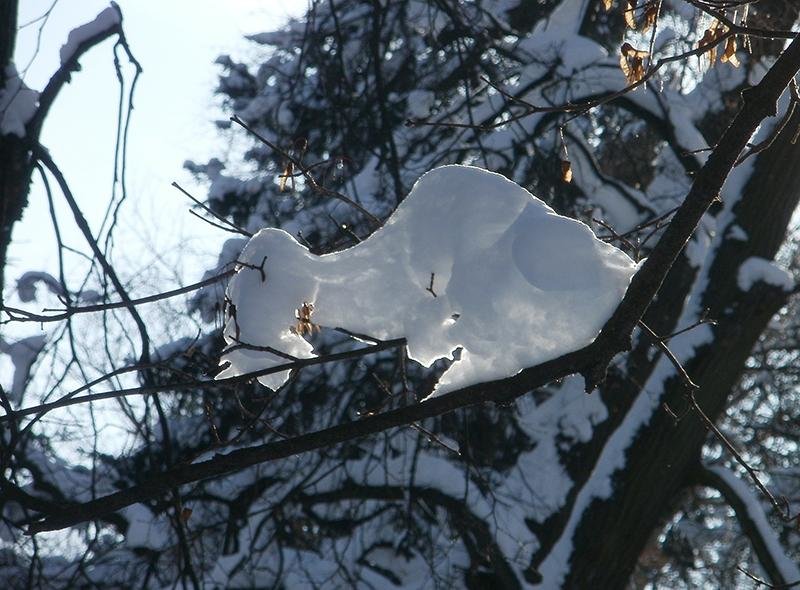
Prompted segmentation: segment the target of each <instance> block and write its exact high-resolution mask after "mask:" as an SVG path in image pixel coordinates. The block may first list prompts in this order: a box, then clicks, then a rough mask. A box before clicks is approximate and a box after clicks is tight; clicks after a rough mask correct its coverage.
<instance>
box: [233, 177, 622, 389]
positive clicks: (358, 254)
mask: <svg viewBox="0 0 800 590" xmlns="http://www.w3.org/2000/svg"><path fill="white" fill-rule="evenodd" d="M240 262H241V266H240V269H239V272H238V273H237V275H236V276H235V277H234V278H233V279H232V281H231V284H230V287H229V289H228V299H229V309H230V310H231V317H230V318H229V320H228V322H227V325H226V328H225V337H226V340H227V342H228V345H229V346H228V350H227V352H226V353H225V354H224V355H223V357H222V362H223V363H226V364H228V367H227V368H226V369H225V370H224V371H222V372H221V373H220V374H219V377H220V378H226V377H233V376H236V375H240V374H242V373H248V372H252V371H256V370H260V369H265V368H268V367H271V366H275V365H278V364H282V363H285V362H286V358H308V357H310V356H313V352H312V346H311V344H310V343H309V342H308V341H307V340H306V339H305V338H304V337H303V336H304V334H305V333H306V332H310V331H312V330H313V329H314V327H315V326H318V325H319V326H325V327H329V328H341V329H344V330H346V331H348V332H350V333H355V334H366V335H369V336H370V337H371V338H373V339H376V340H381V341H383V340H388V339H396V338H406V340H407V342H408V354H409V357H410V358H411V359H413V360H416V361H418V362H420V363H421V364H423V365H425V366H430V365H431V364H432V363H433V362H434V361H436V360H439V359H442V358H452V357H453V354H454V352H455V351H456V350H457V349H459V348H460V349H461V353H460V357H459V359H458V360H456V361H455V362H454V363H453V364H452V365H451V367H450V369H449V370H448V371H447V372H446V373H445V374H444V376H443V377H442V379H441V380H440V382H439V384H438V386H437V389H436V390H435V392H434V395H437V394H442V393H445V392H447V391H451V390H453V389H458V388H462V387H466V386H468V385H472V384H473V383H481V382H485V381H491V380H494V379H500V378H503V377H509V376H511V375H515V374H516V373H519V372H520V371H521V370H522V369H523V368H525V367H527V366H531V365H536V364H540V363H542V362H545V361H548V360H551V359H554V358H556V357H558V356H561V355H563V354H566V353H568V352H571V351H574V350H577V349H579V348H582V347H584V346H586V345H588V344H589V343H590V342H591V341H592V340H594V338H595V337H596V336H597V334H598V333H599V332H600V328H602V327H603V324H604V323H605V321H606V320H607V319H608V317H609V316H610V315H611V313H612V312H613V311H614V309H615V308H616V307H617V305H618V304H619V302H620V300H621V299H622V296H623V295H624V294H625V290H626V288H627V286H628V283H629V282H630V278H631V276H632V275H633V273H634V272H635V270H636V266H635V264H634V263H633V261H632V260H631V259H630V258H628V256H627V255H625V254H624V253H623V252H621V251H620V250H618V249H617V248H615V247H614V246H611V245H610V244H606V243H604V242H601V241H600V240H598V239H597V238H595V237H594V234H593V233H592V232H591V230H590V229H589V228H588V227H587V226H586V225H584V224H583V223H581V222H578V221H575V220H572V219H569V218H567V217H563V216H561V215H558V214H556V213H555V212H554V211H553V210H552V209H550V207H548V206H547V205H545V204H544V203H543V202H542V201H540V200H539V199H537V198H536V197H534V196H533V195H531V194H530V193H529V192H528V191H526V190H525V189H524V188H522V187H520V186H519V185H517V184H516V183H514V182H511V181H510V180H507V179H506V178H505V177H503V176H501V175H499V174H495V173H492V172H487V171H485V170H482V169H480V168H474V167H469V166H443V167H440V168H437V169H435V170H433V171H431V172H429V173H428V174H425V175H424V176H423V177H422V178H420V180H419V181H418V182H417V183H416V184H415V185H414V188H413V189H412V190H411V192H410V194H409V195H408V197H407V198H406V199H405V200H404V201H403V202H402V204H401V205H400V206H399V207H398V208H397V210H396V211H395V212H394V214H393V215H392V216H391V217H390V218H389V220H388V221H387V223H386V225H385V226H384V227H383V228H382V229H380V230H378V231H377V232H375V233H374V234H373V235H372V236H370V238H369V239H367V240H365V241H363V242H361V243H359V244H357V245H356V246H353V247H352V248H349V249H347V250H344V251H341V252H336V253H334V254H327V255H325V256H315V255H313V254H311V253H310V252H309V251H308V249H307V248H305V247H304V246H302V245H301V244H299V243H298V242H297V241H296V240H295V239H294V238H293V237H292V236H291V235H289V234H288V233H286V232H284V231H282V230H278V229H264V230H261V231H260V232H259V233H258V234H257V235H256V236H254V237H253V238H252V240H250V242H249V243H248V245H247V246H246V247H245V249H244V251H243V253H242V255H241V258H240ZM266 350H275V351H281V352H282V353H283V355H278V354H275V353H274V352H266ZM288 377H289V372H288V371H284V372H282V373H279V374H273V375H266V376H263V377H261V378H259V381H260V382H261V383H262V384H263V385H265V386H267V387H269V388H271V389H277V388H278V387H280V386H281V385H283V383H285V382H286V380H287V379H288Z"/></svg>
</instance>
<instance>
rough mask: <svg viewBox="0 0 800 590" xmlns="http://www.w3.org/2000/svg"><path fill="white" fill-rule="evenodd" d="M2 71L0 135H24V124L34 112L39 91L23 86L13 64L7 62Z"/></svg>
mask: <svg viewBox="0 0 800 590" xmlns="http://www.w3.org/2000/svg"><path fill="white" fill-rule="evenodd" d="M4 73H5V85H3V86H2V90H0V136H3V135H10V134H13V135H16V136H17V137H25V125H27V123H28V121H30V120H31V118H32V117H33V115H34V113H35V112H36V104H37V102H38V100H39V93H38V92H36V91H35V90H31V89H30V88H28V87H27V86H25V83H24V82H23V81H22V78H21V77H20V75H19V73H18V72H17V68H16V67H15V66H14V65H13V64H8V65H7V66H6V68H5V72H4Z"/></svg>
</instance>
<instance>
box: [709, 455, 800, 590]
mask: <svg viewBox="0 0 800 590" xmlns="http://www.w3.org/2000/svg"><path fill="white" fill-rule="evenodd" d="M698 483H700V484H701V485H706V486H709V487H711V488H714V489H715V490H717V491H719V492H720V493H721V494H722V496H723V497H724V498H725V501H726V502H727V503H728V505H729V506H730V507H731V508H733V510H734V512H735V513H736V517H737V519H738V521H739V525H740V526H741V527H742V531H743V532H744V533H745V534H746V535H747V537H748V538H749V539H750V542H751V543H752V545H753V550H754V551H755V553H756V555H757V556H758V560H759V562H760V563H761V566H762V567H763V568H764V571H765V572H766V573H767V575H768V576H769V578H770V580H772V583H773V585H774V586H775V587H783V586H787V585H790V584H791V585H794V583H796V582H800V568H798V566H797V564H796V563H795V562H794V560H792V559H790V558H789V557H788V556H787V555H786V552H785V551H784V549H783V547H782V546H781V544H780V541H779V540H778V536H777V535H776V534H775V531H774V530H773V528H772V527H771V526H770V524H769V522H767V517H766V515H765V513H764V509H763V508H762V506H761V504H760V503H759V501H758V497H757V496H756V495H755V494H754V493H753V491H752V490H751V489H750V487H749V486H748V485H747V484H746V483H745V482H744V481H742V480H741V479H740V478H739V477H737V476H736V474H735V473H734V472H733V471H731V470H730V469H727V468H725V467H723V466H721V465H712V466H709V467H701V468H700V470H699V474H698Z"/></svg>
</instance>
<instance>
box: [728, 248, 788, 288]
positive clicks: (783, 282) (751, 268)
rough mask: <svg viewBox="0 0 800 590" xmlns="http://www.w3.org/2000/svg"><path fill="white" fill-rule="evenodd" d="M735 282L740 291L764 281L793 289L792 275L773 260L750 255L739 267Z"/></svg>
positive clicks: (774, 285)
mask: <svg viewBox="0 0 800 590" xmlns="http://www.w3.org/2000/svg"><path fill="white" fill-rule="evenodd" d="M736 283H737V285H739V288H740V289H741V290H742V291H749V290H750V289H751V288H752V287H753V285H755V284H756V283H766V284H767V285H772V286H773V287H778V288H780V289H783V290H784V291H786V292H787V293H788V292H791V291H793V290H794V287H795V285H794V277H793V276H792V273H790V272H789V271H788V270H786V269H785V268H781V267H780V266H778V265H777V264H775V262H773V261H771V260H766V259H764V258H759V257H758V256H751V257H750V258H748V259H747V260H745V261H744V262H743V263H742V265H741V266H740V267H739V273H738V275H737V276H736Z"/></svg>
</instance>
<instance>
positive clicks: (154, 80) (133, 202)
mask: <svg viewBox="0 0 800 590" xmlns="http://www.w3.org/2000/svg"><path fill="white" fill-rule="evenodd" d="M118 3H119V5H120V7H121V9H122V13H123V19H124V20H123V26H124V29H125V32H126V35H127V38H128V42H129V43H130V46H131V48H132V50H133V52H134V54H135V55H136V57H137V59H138V60H139V61H140V62H141V64H142V66H143V68H144V74H143V75H142V76H141V77H140V79H139V83H138V85H137V90H136V95H135V98H134V105H135V111H134V115H133V121H132V125H131V130H130V137H129V151H128V190H129V199H130V201H128V202H127V203H126V205H125V206H124V209H123V212H122V216H121V217H122V220H123V221H122V222H121V223H120V230H121V231H120V232H119V233H118V234H117V247H116V249H115V258H116V260H117V262H122V259H126V260H125V262H126V263H133V264H134V265H135V264H137V263H138V264H140V265H141V266H142V268H145V267H147V266H148V265H151V264H153V259H154V252H155V251H161V252H165V251H170V250H171V251H172V252H173V253H176V246H178V248H177V250H179V251H180V250H182V251H183V252H184V253H185V252H187V251H192V252H198V253H201V254H202V253H204V254H206V255H207V256H209V257H213V256H216V253H217V252H218V251H219V245H220V244H221V243H222V241H224V239H226V238H227V237H230V235H229V234H226V233H224V232H221V231H219V230H214V229H213V228H210V226H207V225H206V224H204V223H202V222H200V221H199V220H197V219H196V218H195V217H193V216H191V215H189V214H188V211H187V210H188V202H187V200H186V199H185V197H182V196H181V195H180V194H179V193H178V191H176V190H175V189H174V188H172V187H171V186H170V183H171V182H172V181H173V180H175V181H178V182H179V183H181V184H182V185H184V186H185V187H187V188H190V190H192V192H193V193H194V194H195V196H197V197H199V198H203V197H204V192H203V189H202V188H201V187H197V186H194V185H193V183H192V180H191V177H190V176H189V175H188V174H187V173H186V172H184V171H183V169H182V164H183V161H184V160H186V159H194V160H196V161H205V160H206V159H207V158H208V157H209V156H212V155H220V154H224V152H225V140H224V139H223V138H221V137H220V135H219V134H218V133H217V132H216V131H215V128H214V126H213V121H214V120H215V119H218V118H220V117H222V114H221V113H220V112H219V109H217V108H216V106H215V103H216V100H215V99H214V97H213V89H214V87H215V86H216V76H217V73H218V71H219V68H218V67H217V66H215V65H214V64H213V62H214V59H215V58H216V57H217V56H218V55H219V54H221V53H228V54H231V55H232V56H234V57H236V56H237V55H243V54H244V55H247V54H251V53H252V52H253V48H252V44H248V43H247V42H246V41H245V40H244V39H243V35H245V34H248V33H255V32H261V31H266V30H271V29H273V28H276V27H278V26H280V24H281V23H282V22H284V21H285V20H286V19H287V18H288V16H289V15H292V14H294V15H300V14H301V13H302V11H303V9H304V8H305V6H306V0H281V1H276V0H266V1H264V0H261V1H258V0H228V1H223V0H168V1H159V2H156V1H155V0H118ZM51 4H52V0H21V1H20V14H19V24H20V25H24V24H25V23H26V22H29V21H31V20H33V19H35V18H37V17H39V16H40V15H42V14H43V13H45V12H46V11H47V9H48V8H49V7H50V5H51ZM107 6H108V2H107V1H101V0H58V1H57V3H56V4H55V8H54V9H53V11H52V13H51V15H50V17H49V19H48V20H47V22H46V24H45V26H44V28H43V31H42V34H41V46H40V48H39V51H38V52H35V48H36V43H37V41H36V38H37V34H38V31H39V28H40V26H41V22H37V23H34V24H31V25H29V26H27V27H24V28H22V29H21V30H20V32H19V37H18V40H17V51H16V57H15V61H16V63H17V69H18V70H20V71H22V70H23V69H24V68H25V66H26V65H27V64H28V62H29V61H30V60H31V58H32V56H34V54H35V57H34V59H33V62H32V65H31V66H30V68H28V69H27V71H26V72H25V76H24V78H25V82H26V84H27V85H28V86H30V87H31V88H34V89H36V90H41V89H42V87H43V86H44V84H45V83H46V81H47V79H48V78H49V77H50V75H52V73H53V72H54V71H55V69H56V68H57V66H58V63H59V57H58V52H59V49H60V47H61V45H62V44H63V43H64V42H65V40H66V38H67V34H68V32H69V31H70V30H71V29H73V28H75V27H76V26H79V25H81V24H83V23H86V22H89V21H91V20H93V19H94V17H95V16H96V15H97V13H99V12H100V11H101V10H103V9H104V8H106V7H107ZM113 43H114V40H113V39H111V40H108V41H106V42H105V43H103V44H102V45H100V46H98V47H96V48H94V49H93V50H92V51H90V52H89V53H88V54H87V55H85V56H84V58H83V59H82V60H81V65H82V66H83V68H82V70H81V71H80V72H77V73H75V74H73V78H72V82H71V83H70V84H69V85H67V86H66V87H65V88H64V90H63V91H62V93H61V95H60V96H59V97H58V99H57V101H56V103H55V105H54V107H53V109H52V110H51V113H50V115H49V117H48V118H47V120H46V121H45V125H44V130H43V137H42V143H43V144H44V145H45V146H46V147H48V148H49V149H50V151H51V153H52V154H53V156H54V159H55V161H56V162H57V164H58V165H59V166H60V167H61V169H62V171H63V172H64V174H65V176H66V178H67V180H68V182H69V183H70V185H71V187H72V189H73V192H74V194H75V196H76V198H77V200H78V201H79V203H80V205H81V207H82V208H83V210H84V212H85V213H86V215H87V217H89V219H90V223H91V225H92V228H93V229H94V230H95V231H96V229H97V227H98V226H99V222H100V219H101V218H102V214H103V213H104V211H105V209H106V205H107V202H108V198H109V195H110V188H111V181H112V174H113V151H114V139H115V129H116V116H117V100H118V92H119V88H118V85H117V81H116V74H115V72H114V68H113V54H112V46H113ZM122 63H123V67H124V64H125V58H124V57H123V58H122ZM126 71H127V72H128V74H129V76H128V81H130V79H131V76H130V74H132V69H130V68H127V69H126ZM56 200H57V201H58V200H59V198H58V196H56ZM60 211H63V213H60V223H61V226H62V232H64V233H66V234H67V241H68V243H69V244H70V245H72V246H74V247H78V248H79V249H80V250H82V251H84V252H88V248H87V247H86V244H85V242H83V240H82V238H81V237H80V234H78V233H77V231H76V230H74V229H73V227H74V223H73V222H72V218H71V215H69V214H68V212H67V211H66V209H65V207H64V206H63V204H62V206H61V207H60ZM9 258H10V265H9V268H8V269H7V274H6V289H7V290H12V289H13V286H14V281H15V279H16V277H17V276H19V275H20V274H21V273H22V272H24V271H26V270H46V271H49V272H52V273H55V272H56V271H57V260H56V250H55V240H54V238H53V231H52V227H51V224H50V218H49V214H48V209H47V202H46V198H45V195H44V192H43V190H42V189H41V187H40V186H39V182H38V181H36V182H35V183H34V187H33V190H32V191H31V195H30V204H29V205H28V208H27V210H26V211H25V215H24V218H23V221H22V223H18V224H16V226H15V228H14V235H13V243H12V247H11V250H10V256H9ZM178 259H180V260H181V267H180V269H172V270H175V271H176V272H175V277H176V279H180V280H184V281H187V282H190V281H194V280H197V279H198V278H199V276H200V274H201V273H202V271H203V269H202V268H201V266H203V265H204V261H205V260H208V258H204V257H202V256H201V257H200V258H198V257H186V256H182V257H178V256H173V257H172V258H171V259H170V262H169V263H174V262H175V261H177V260H178ZM76 261H77V260H76ZM128 270H129V272H125V273H124V274H125V275H127V276H131V271H132V272H133V273H135V272H137V269H136V268H129V269H128ZM178 271H179V272H178ZM165 288H166V287H165Z"/></svg>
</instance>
